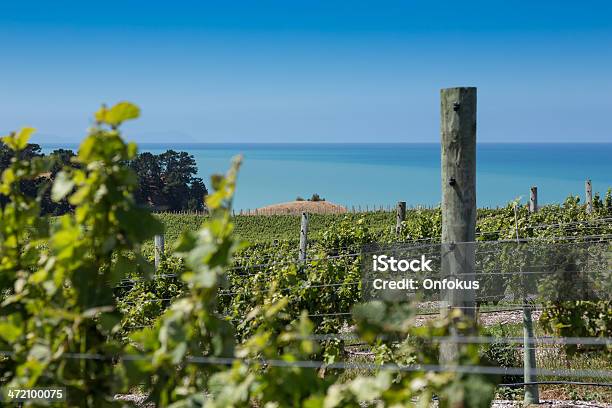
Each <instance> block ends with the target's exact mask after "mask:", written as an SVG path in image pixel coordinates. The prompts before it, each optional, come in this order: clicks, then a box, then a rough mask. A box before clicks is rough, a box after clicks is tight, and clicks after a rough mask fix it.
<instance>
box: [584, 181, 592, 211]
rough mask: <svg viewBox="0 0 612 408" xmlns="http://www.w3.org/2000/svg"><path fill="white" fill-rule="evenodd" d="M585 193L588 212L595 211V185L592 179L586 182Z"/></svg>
mask: <svg viewBox="0 0 612 408" xmlns="http://www.w3.org/2000/svg"><path fill="white" fill-rule="evenodd" d="M584 195H585V201H586V212H587V214H590V213H592V212H593V186H592V185H591V180H587V181H585V182H584Z"/></svg>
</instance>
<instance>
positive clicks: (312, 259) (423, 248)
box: [0, 218, 612, 387]
mask: <svg viewBox="0 0 612 408" xmlns="http://www.w3.org/2000/svg"><path fill="white" fill-rule="evenodd" d="M610 224H612V218H600V219H595V220H585V221H572V222H559V223H553V224H534V225H527V226H522V228H527V229H532V230H547V233H549V234H548V235H547V236H542V237H518V238H514V237H512V235H511V234H512V232H513V231H512V229H510V228H508V229H498V230H491V231H479V232H478V233H477V235H476V236H477V240H476V241H474V242H469V243H456V244H457V245H474V246H476V247H477V248H478V249H477V250H476V251H475V252H476V254H477V255H478V256H481V257H482V259H489V258H488V257H493V258H495V257H496V256H497V255H499V254H500V248H501V247H503V246H513V247H517V246H518V245H526V244H531V245H540V244H554V245H557V246H558V249H559V250H560V251H563V250H564V245H568V246H575V245H576V243H577V242H580V243H589V244H593V243H595V244H602V245H603V246H604V247H607V248H609V245H610V243H612V233H602V232H601V231H602V230H606V228H607V227H608V226H609V225H610ZM591 230H592V231H593V233H589V232H590V231H591ZM555 232H556V233H555ZM500 233H501V234H506V235H507V236H508V237H512V238H508V239H499V240H495V241H486V240H485V239H484V238H486V237H487V236H490V235H492V234H500ZM577 233H580V235H575V234H577ZM439 241H440V237H430V238H416V239H413V240H403V241H397V242H393V243H391V244H390V246H391V247H393V246H396V247H397V248H403V249H406V250H409V251H419V252H420V253H424V254H427V255H428V256H429V257H431V258H432V259H436V260H437V261H438V262H439V261H441V259H442V258H443V257H444V253H443V252H444V251H441V248H442V245H445V244H440V242H439ZM309 244H310V245H311V246H315V245H317V242H315V241H309ZM312 253H313V255H310V256H309V257H306V258H305V259H302V260H298V259H297V250H295V251H286V250H285V251H281V252H278V253H270V254H268V255H267V256H266V257H265V258H262V257H260V256H255V257H253V256H248V255H247V256H238V257H236V258H235V259H234V260H233V264H232V265H231V266H229V267H228V268H227V269H226V270H227V273H228V276H229V278H230V279H229V281H230V285H229V287H226V288H222V289H220V290H219V292H218V295H219V296H220V298H221V299H222V298H224V297H233V296H237V295H242V296H247V297H248V296H254V295H260V294H262V293H265V292H267V291H269V290H270V289H271V287H267V286H265V285H264V286H255V287H251V286H249V285H247V286H246V287H245V286H244V281H243V279H249V278H254V277H260V276H261V277H262V278H263V282H264V283H265V281H266V280H265V276H266V273H267V272H270V271H272V270H276V269H278V268H289V267H291V268H295V270H296V271H298V276H299V277H300V279H301V280H300V282H299V283H298V284H297V285H296V284H294V285H290V286H280V287H274V288H273V289H274V290H275V292H276V293H282V294H290V293H292V291H298V290H309V289H313V290H321V289H325V290H329V291H336V290H346V289H347V288H349V287H360V286H361V285H363V284H364V282H365V283H367V282H368V280H364V279H359V280H342V281H336V282H335V281H316V280H315V281H311V280H309V278H308V270H309V268H313V267H316V266H317V263H330V262H331V263H334V262H335V263H337V264H338V266H340V267H342V262H344V265H345V267H346V268H349V267H354V266H355V265H359V263H360V262H361V261H362V258H363V255H364V251H363V249H362V248H358V247H356V246H354V245H347V246H339V247H335V248H323V247H321V248H317V250H316V251H312ZM288 256H289V257H288ZM478 259H479V258H478V257H477V259H476V264H475V265H476V267H475V268H474V271H473V273H474V274H477V273H486V274H487V275H488V276H493V277H498V278H500V279H506V278H522V277H528V276H539V275H546V274H550V273H551V271H555V270H556V269H557V268H559V267H563V265H564V263H563V262H561V261H556V260H554V259H553V260H548V261H546V262H540V263H533V264H531V265H528V267H523V268H518V269H512V268H511V269H508V267H507V266H503V265H499V264H495V263H493V264H488V265H487V264H485V263H482V262H480V263H479V261H478ZM586 265H588V266H589V267H591V268H592V267H593V265H589V264H588V263H587V264H586ZM347 270H348V269H347ZM277 272H278V271H277ZM582 272H585V273H589V272H597V273H607V274H608V275H609V273H610V272H612V270H611V269H610V268H609V266H606V267H605V268H600V269H598V270H595V271H590V270H589V268H584V269H582ZM169 278H170V279H178V278H179V276H178V275H176V274H163V273H162V274H157V275H155V276H154V277H153V279H169ZM234 280H236V281H235V282H234ZM140 281H142V278H137V277H135V278H131V279H126V280H124V281H122V282H121V284H120V285H119V287H120V288H129V287H130V286H131V285H133V284H135V283H136V282H140ZM235 285H238V286H237V289H238V290H236V289H234V288H235V287H236V286H235ZM178 299H181V297H180V296H178V297H161V298H153V299H139V300H138V301H134V302H126V304H127V305H130V306H137V305H146V304H148V303H154V302H159V303H161V304H163V307H168V306H170V304H171V303H172V302H174V301H177V300H178ZM475 300H476V301H477V302H484V303H483V304H476V305H475V306H465V305H464V306H452V308H456V309H462V310H469V309H476V310H478V313H479V314H480V315H489V314H491V315H496V314H506V316H508V314H513V313H514V314H517V317H518V318H521V317H522V314H523V313H524V310H525V308H528V309H529V310H530V311H534V312H538V311H539V310H541V309H542V306H543V305H542V304H541V303H537V302H534V301H533V300H530V301H525V299H524V298H519V299H515V300H514V301H512V300H504V301H501V302H500V303H497V304H487V302H488V301H489V300H497V301H499V300H500V295H499V294H494V295H483V294H481V295H480V296H479V297H477V298H476V299H475ZM517 300H518V301H517ZM426 303H428V304H427V305H420V306H419V305H417V308H416V311H415V313H414V315H413V317H414V318H416V319H427V318H429V317H431V316H435V315H439V314H440V310H441V309H442V308H443V305H442V304H441V303H440V302H438V303H436V302H426ZM307 316H308V317H309V318H311V319H313V321H314V322H315V324H316V326H315V327H316V328H315V333H314V334H311V335H308V336H302V337H300V336H298V337H296V339H299V340H310V341H317V342H341V343H342V344H343V347H344V349H345V351H346V352H347V354H346V355H347V356H353V357H355V358H357V357H362V358H366V359H371V358H373V356H374V353H373V352H372V351H370V350H369V349H368V347H369V344H370V343H368V342H364V341H363V340H361V339H360V337H359V336H358V335H357V334H356V333H355V332H354V329H351V328H349V331H347V332H339V333H324V334H319V333H317V332H316V331H317V329H318V328H319V326H318V325H319V324H320V323H321V322H322V321H325V319H335V318H340V319H341V320H342V321H345V322H348V321H350V320H351V317H352V312H351V310H332V311H329V310H325V311H317V310H310V311H309V313H308V315H307ZM221 317H222V318H225V319H227V320H229V321H231V322H233V323H236V324H241V323H244V320H243V319H241V318H237V317H236V315H235V314H233V315H225V316H224V315H223V314H222V315H221ZM146 327H149V326H148V325H147V324H143V325H133V326H130V327H127V329H128V330H137V329H143V328H146ZM377 339H379V340H385V336H384V335H380V336H378V337H377ZM419 340H420V341H425V342H428V343H432V344H444V343H451V344H473V345H479V346H484V347H490V346H491V345H495V344H497V345H499V344H503V345H506V346H507V347H510V348H511V349H513V350H516V351H517V352H526V350H528V349H535V350H539V352H544V351H546V350H549V351H552V352H560V350H562V348H563V347H566V346H578V347H585V346H586V347H598V348H600V349H601V348H602V347H603V348H607V349H608V350H610V348H612V338H610V337H553V336H538V337H529V338H524V337H497V336H443V337H431V338H419ZM355 347H360V348H363V347H365V348H366V350H364V351H362V350H359V349H356V350H355ZM0 354H1V353H0ZM66 358H92V359H101V360H107V359H108V360H111V361H115V362H116V361H120V360H121V359H127V360H129V359H147V358H149V357H148V356H144V355H135V356H134V355H123V356H111V357H109V356H106V355H80V354H78V353H77V354H74V353H73V354H71V355H68V356H67V357H66ZM235 362H241V363H243V364H257V365H259V366H266V367H268V366H269V367H299V368H312V369H321V368H325V369H337V370H366V371H371V372H375V371H381V370H383V371H384V370H388V371H396V372H402V371H434V372H435V371H454V372H459V373H479V374H492V375H506V376H523V374H524V373H525V368H524V367H498V366H494V367H490V366H479V365H456V366H452V367H449V366H448V365H439V364H438V365H436V364H429V365H423V364H414V365H399V364H389V363H385V364H377V363H374V362H361V361H336V362H334V363H329V364H328V363H326V362H324V361H314V360H303V361H284V360H274V359H244V358H236V357H213V356H191V357H188V359H187V363H189V364H210V365H231V364H234V363H235ZM533 373H534V374H535V375H537V376H541V377H544V378H546V379H548V378H557V380H554V381H549V380H542V381H537V382H515V383H510V382H508V383H502V384H500V386H504V387H520V386H527V385H546V384H549V385H555V384H559V385H562V384H565V385H574V386H597V387H610V386H612V383H610V382H606V381H605V380H606V379H610V378H612V369H610V368H609V367H607V366H606V367H605V368H604V369H583V368H568V367H565V368H537V369H534V370H533ZM521 378H522V377H521ZM576 379H587V381H575V380H576Z"/></svg>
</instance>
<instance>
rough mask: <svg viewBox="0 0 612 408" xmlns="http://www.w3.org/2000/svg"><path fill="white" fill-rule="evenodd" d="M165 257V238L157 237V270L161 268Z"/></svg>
mask: <svg viewBox="0 0 612 408" xmlns="http://www.w3.org/2000/svg"><path fill="white" fill-rule="evenodd" d="M163 255H164V236H163V235H155V270H156V271H157V269H158V268H159V263H160V262H161V258H162V256H163Z"/></svg>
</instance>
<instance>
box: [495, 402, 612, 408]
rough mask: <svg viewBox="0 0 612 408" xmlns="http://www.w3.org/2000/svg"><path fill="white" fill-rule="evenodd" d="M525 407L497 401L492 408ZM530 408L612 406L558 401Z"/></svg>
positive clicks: (515, 403) (604, 407)
mask: <svg viewBox="0 0 612 408" xmlns="http://www.w3.org/2000/svg"><path fill="white" fill-rule="evenodd" d="M519 407H521V408H522V407H523V404H522V403H521V402H520V401H504V400H495V401H493V405H491V408H519ZM530 407H538V408H553V407H554V408H612V404H607V403H605V402H604V403H602V402H592V401H558V400H552V401H551V400H548V401H545V400H542V401H540V404H539V405H530Z"/></svg>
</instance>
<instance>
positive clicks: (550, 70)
mask: <svg viewBox="0 0 612 408" xmlns="http://www.w3.org/2000/svg"><path fill="white" fill-rule="evenodd" d="M0 50H1V51H2V63H1V64H0V96H1V98H2V99H1V100H2V102H0V104H1V105H0V108H1V109H0V131H2V132H7V131H9V130H11V129H15V128H18V127H20V126H23V125H31V126H35V127H37V128H38V130H39V136H38V139H37V140H38V141H39V142H46V143H49V142H54V143H63V142H71V141H75V140H79V139H80V138H81V137H82V135H83V134H84V132H85V130H86V128H87V126H88V125H89V124H90V120H91V113H92V112H93V111H95V110H96V109H97V107H98V106H99V105H100V103H102V102H106V103H108V104H111V103H114V102H117V101H119V100H130V101H133V102H136V103H137V104H139V105H140V106H141V108H142V111H143V115H142V118H141V119H139V120H138V121H137V122H134V123H131V124H129V125H128V126H126V132H127V133H128V135H129V137H130V138H132V139H135V140H137V141H140V142H437V141H438V139H439V100H438V98H439V89H440V88H443V87H449V86H477V87H478V88H479V90H478V98H479V107H478V109H479V118H478V126H479V129H478V131H479V134H478V137H479V141H481V142H535V141H538V142H583V141H586V142H611V141H612V131H611V130H610V116H612V3H610V2H604V1H591V2H588V5H587V2H576V1H572V2H570V1H555V2H552V1H537V2H534V1H524V2H522V1H486V2H485V1H482V2H481V1H467V2H458V1H449V2H443V1H436V2H426V1H418V2H417V1H370V2H362V1H333V0H323V1H319V0H310V1H286V0H285V1H264V0H262V1H250V2H242V1H232V2H208V1H173V2H161V1H160V2H152V1H146V2H145V1H122V2H119V1H117V2H115V1H104V2H83V1H79V2H76V1H55V2H48V1H40V2H38V1H12V2H8V1H4V2H2V3H0Z"/></svg>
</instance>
